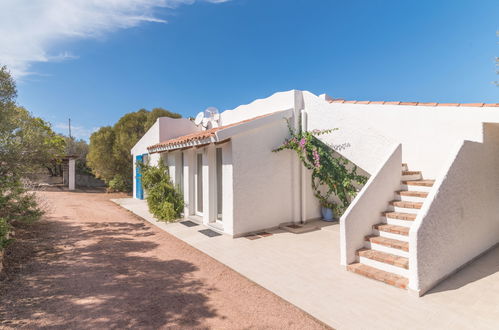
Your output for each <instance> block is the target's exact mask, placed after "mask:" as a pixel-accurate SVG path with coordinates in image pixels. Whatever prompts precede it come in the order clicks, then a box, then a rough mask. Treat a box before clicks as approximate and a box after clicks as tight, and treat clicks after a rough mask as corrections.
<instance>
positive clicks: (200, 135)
mask: <svg viewBox="0 0 499 330" xmlns="http://www.w3.org/2000/svg"><path fill="white" fill-rule="evenodd" d="M271 114H272V113H268V114H265V115H262V116H258V117H254V118H250V119H246V120H242V121H239V122H237V123H232V124H229V125H224V126H220V127H215V128H210V129H207V130H204V131H200V132H195V133H191V134H187V135H183V136H179V137H177V138H174V139H170V140H166V141H163V142H160V143H157V144H155V145H152V146H150V147H147V150H149V151H150V152H151V151H152V152H154V149H157V148H162V147H168V146H172V145H180V144H185V143H188V142H193V141H201V140H205V139H209V138H211V137H214V136H215V133H216V132H218V131H220V130H222V129H225V128H229V127H233V126H237V125H241V124H244V123H247V122H250V121H253V120H255V119H259V118H263V117H267V116H269V115H271Z"/></svg>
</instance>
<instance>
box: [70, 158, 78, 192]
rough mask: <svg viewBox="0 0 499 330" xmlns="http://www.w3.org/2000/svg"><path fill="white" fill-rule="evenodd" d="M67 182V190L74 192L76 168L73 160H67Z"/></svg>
mask: <svg viewBox="0 0 499 330" xmlns="http://www.w3.org/2000/svg"><path fill="white" fill-rule="evenodd" d="M68 172H69V173H68V181H69V190H75V183H76V173H75V172H76V166H75V160H74V159H73V158H70V159H69V171H68Z"/></svg>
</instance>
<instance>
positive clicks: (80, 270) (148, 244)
mask: <svg viewBox="0 0 499 330" xmlns="http://www.w3.org/2000/svg"><path fill="white" fill-rule="evenodd" d="M40 195H41V196H42V197H43V198H44V199H46V200H47V201H48V204H49V205H51V207H50V210H49V212H48V214H47V216H46V217H45V218H44V219H43V220H42V221H39V222H37V223H35V224H33V225H24V226H21V227H20V228H18V229H17V230H16V241H15V243H13V244H12V245H11V246H9V248H8V249H7V251H6V260H5V261H4V264H5V267H6V269H5V273H4V274H3V279H2V280H1V281H0V328H20V327H24V328H51V329H53V328H55V329H59V328H60V329H104V328H105V329H122V328H137V329H140V328H147V329H157V328H188V329H210V328H212V329H323V328H326V327H325V326H324V325H323V324H321V323H319V322H318V321H316V320H315V319H313V318H312V317H310V316H309V315H308V314H306V313H304V312H302V311H301V310H299V309H297V308H296V307H294V306H293V305H291V304H289V303H287V302H285V301H284V300H282V299H281V298H279V297H277V296H275V295H274V294H272V293H271V292H269V291H267V290H265V289H263V288H262V287H260V286H258V285H256V284H255V283H253V282H251V281H249V280H248V279H246V278H244V277H243V276H241V275H239V274H238V273H236V272H234V271H233V270H231V269H229V268H228V267H226V266H224V265H223V264H221V263H219V262H217V261H215V260H214V259H212V258H210V257H209V256H207V255H205V254H203V253H202V252H200V251H198V250H196V249H194V248H192V247H191V246H189V245H187V244H185V243H184V242H182V241H180V240H178V239H177V238H175V237H173V236H171V235H169V234H168V233H165V232H163V231H161V230H159V229H157V228H156V227H153V226H151V225H149V224H147V223H145V222H144V221H143V220H141V219H139V218H137V217H135V216H134V215H132V214H131V213H129V212H127V211H125V210H123V209H121V208H120V207H118V206H117V205H115V204H114V203H112V202H111V201H109V198H113V197H116V195H111V194H103V193H88V192H87V193H82V192H76V193H70V192H43V193H40ZM262 271H264V270H262Z"/></svg>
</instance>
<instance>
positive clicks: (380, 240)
mask: <svg viewBox="0 0 499 330" xmlns="http://www.w3.org/2000/svg"><path fill="white" fill-rule="evenodd" d="M365 240H366V241H368V242H371V243H374V244H378V245H383V246H386V247H389V248H392V249H396V250H402V251H405V252H409V242H404V241H400V240H398V239H393V238H387V237H381V236H377V235H368V236H366V237H365Z"/></svg>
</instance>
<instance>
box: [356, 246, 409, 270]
mask: <svg viewBox="0 0 499 330" xmlns="http://www.w3.org/2000/svg"><path fill="white" fill-rule="evenodd" d="M357 256H359V257H363V258H367V259H372V260H376V261H378V262H383V263H385V264H389V265H392V266H395V267H399V268H404V269H409V259H407V258H404V257H400V256H396V255H394V254H390V253H386V252H381V251H376V250H371V249H366V248H363V249H359V250H357Z"/></svg>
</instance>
